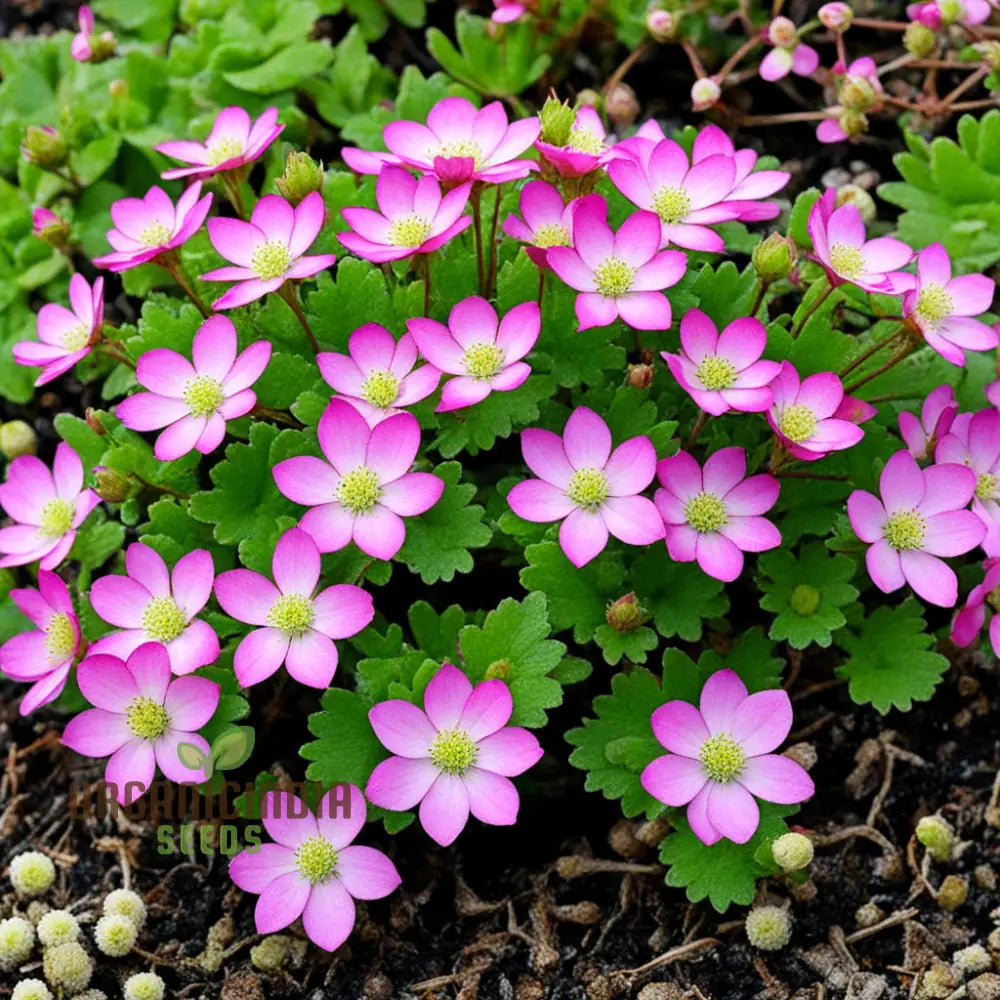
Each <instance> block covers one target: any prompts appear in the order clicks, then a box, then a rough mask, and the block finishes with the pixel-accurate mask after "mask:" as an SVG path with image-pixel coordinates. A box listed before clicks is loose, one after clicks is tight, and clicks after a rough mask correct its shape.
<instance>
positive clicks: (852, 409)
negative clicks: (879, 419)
mask: <svg viewBox="0 0 1000 1000" xmlns="http://www.w3.org/2000/svg"><path fill="white" fill-rule="evenodd" d="M876 413H878V409H876V407H874V406H872V404H871V403H866V402H865V401H864V400H863V399H857V398H856V397H854V396H844V398H843V399H842V400H841V401H840V406H838V407H837V409H835V410H834V411H833V415H834V417H836V419H837V420H849V421H850V422H851V423H852V424H863V423H866V422H867V421H869V420H871V418H872V417H874V416H875V414H876Z"/></svg>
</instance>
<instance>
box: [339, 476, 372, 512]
mask: <svg viewBox="0 0 1000 1000" xmlns="http://www.w3.org/2000/svg"><path fill="white" fill-rule="evenodd" d="M381 496H382V487H381V486H380V485H379V481H378V476H377V475H376V474H375V473H374V472H373V471H372V470H371V469H369V468H368V466H367V465H359V466H358V467H357V468H356V469H351V471H350V472H348V473H347V475H346V476H344V478H343V479H341V480H340V485H339V486H338V487H337V499H338V500H339V501H340V502H341V503H342V504H343V505H344V506H345V507H346V508H347V509H348V510H349V511H351V513H352V514H366V513H368V511H370V510H371V509H372V507H374V506H375V504H377V503H378V502H379V499H380V498H381Z"/></svg>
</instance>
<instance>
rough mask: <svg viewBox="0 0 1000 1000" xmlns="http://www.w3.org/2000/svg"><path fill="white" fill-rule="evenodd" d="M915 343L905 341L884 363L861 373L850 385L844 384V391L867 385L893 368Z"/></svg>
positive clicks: (847, 391) (852, 390) (909, 351)
mask: <svg viewBox="0 0 1000 1000" xmlns="http://www.w3.org/2000/svg"><path fill="white" fill-rule="evenodd" d="M915 347H916V344H915V343H913V342H912V341H911V342H910V343H907V344H906V345H905V346H904V347H903V348H902V349H901V350H898V351H896V352H895V353H894V354H893V355H892V357H891V358H889V360H888V361H886V362H885V364H882V365H879V366H878V368H876V369H875V370H874V371H871V372H869V373H868V374H867V375H862V376H861V378H859V379H857V380H856V381H854V382H852V383H851V384H850V385H845V386H844V392H845V393H854V392H856V391H857V390H858V389H860V388H861V387H862V386H863V385H867V384H868V383H869V382H871V381H873V380H874V379H877V378H878V377H879V375H884V374H885V373H886V372H887V371H889V369H890V368H894V367H895V366H896V365H898V364H899V362H900V361H902V360H903V359H904V358H906V357H909V355H910V354H912V353H913V349H914V348H915Z"/></svg>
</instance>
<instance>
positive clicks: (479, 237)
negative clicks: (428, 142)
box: [469, 184, 486, 295]
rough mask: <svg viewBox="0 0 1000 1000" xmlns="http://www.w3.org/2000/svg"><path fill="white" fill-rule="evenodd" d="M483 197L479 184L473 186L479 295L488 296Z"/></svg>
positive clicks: (473, 217)
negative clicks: (484, 260)
mask: <svg viewBox="0 0 1000 1000" xmlns="http://www.w3.org/2000/svg"><path fill="white" fill-rule="evenodd" d="M481 197H482V188H481V187H480V186H479V185H478V184H473V185H472V194H471V195H470V196H469V201H470V202H471V203H472V228H473V229H474V230H475V234H474V235H475V237H476V270H477V273H478V277H479V294H480V295H485V294H486V268H485V265H484V262H483V230H482V221H483V220H482V213H481V212H480V204H479V200H480V198H481Z"/></svg>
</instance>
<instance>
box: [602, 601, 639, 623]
mask: <svg viewBox="0 0 1000 1000" xmlns="http://www.w3.org/2000/svg"><path fill="white" fill-rule="evenodd" d="M604 617H605V618H606V619H607V622H608V624H609V625H610V626H611V627H612V628H613V629H614V630H615V631H616V632H633V631H634V630H635V629H637V628H638V627H639V625H640V623H641V622H642V608H640V607H639V603H638V602H637V601H636V599H635V594H626V595H625V596H624V597H619V598H618V600H617V601H612V602H611V603H610V604H609V605H608V610H607V612H606V613H605V616H604Z"/></svg>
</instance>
